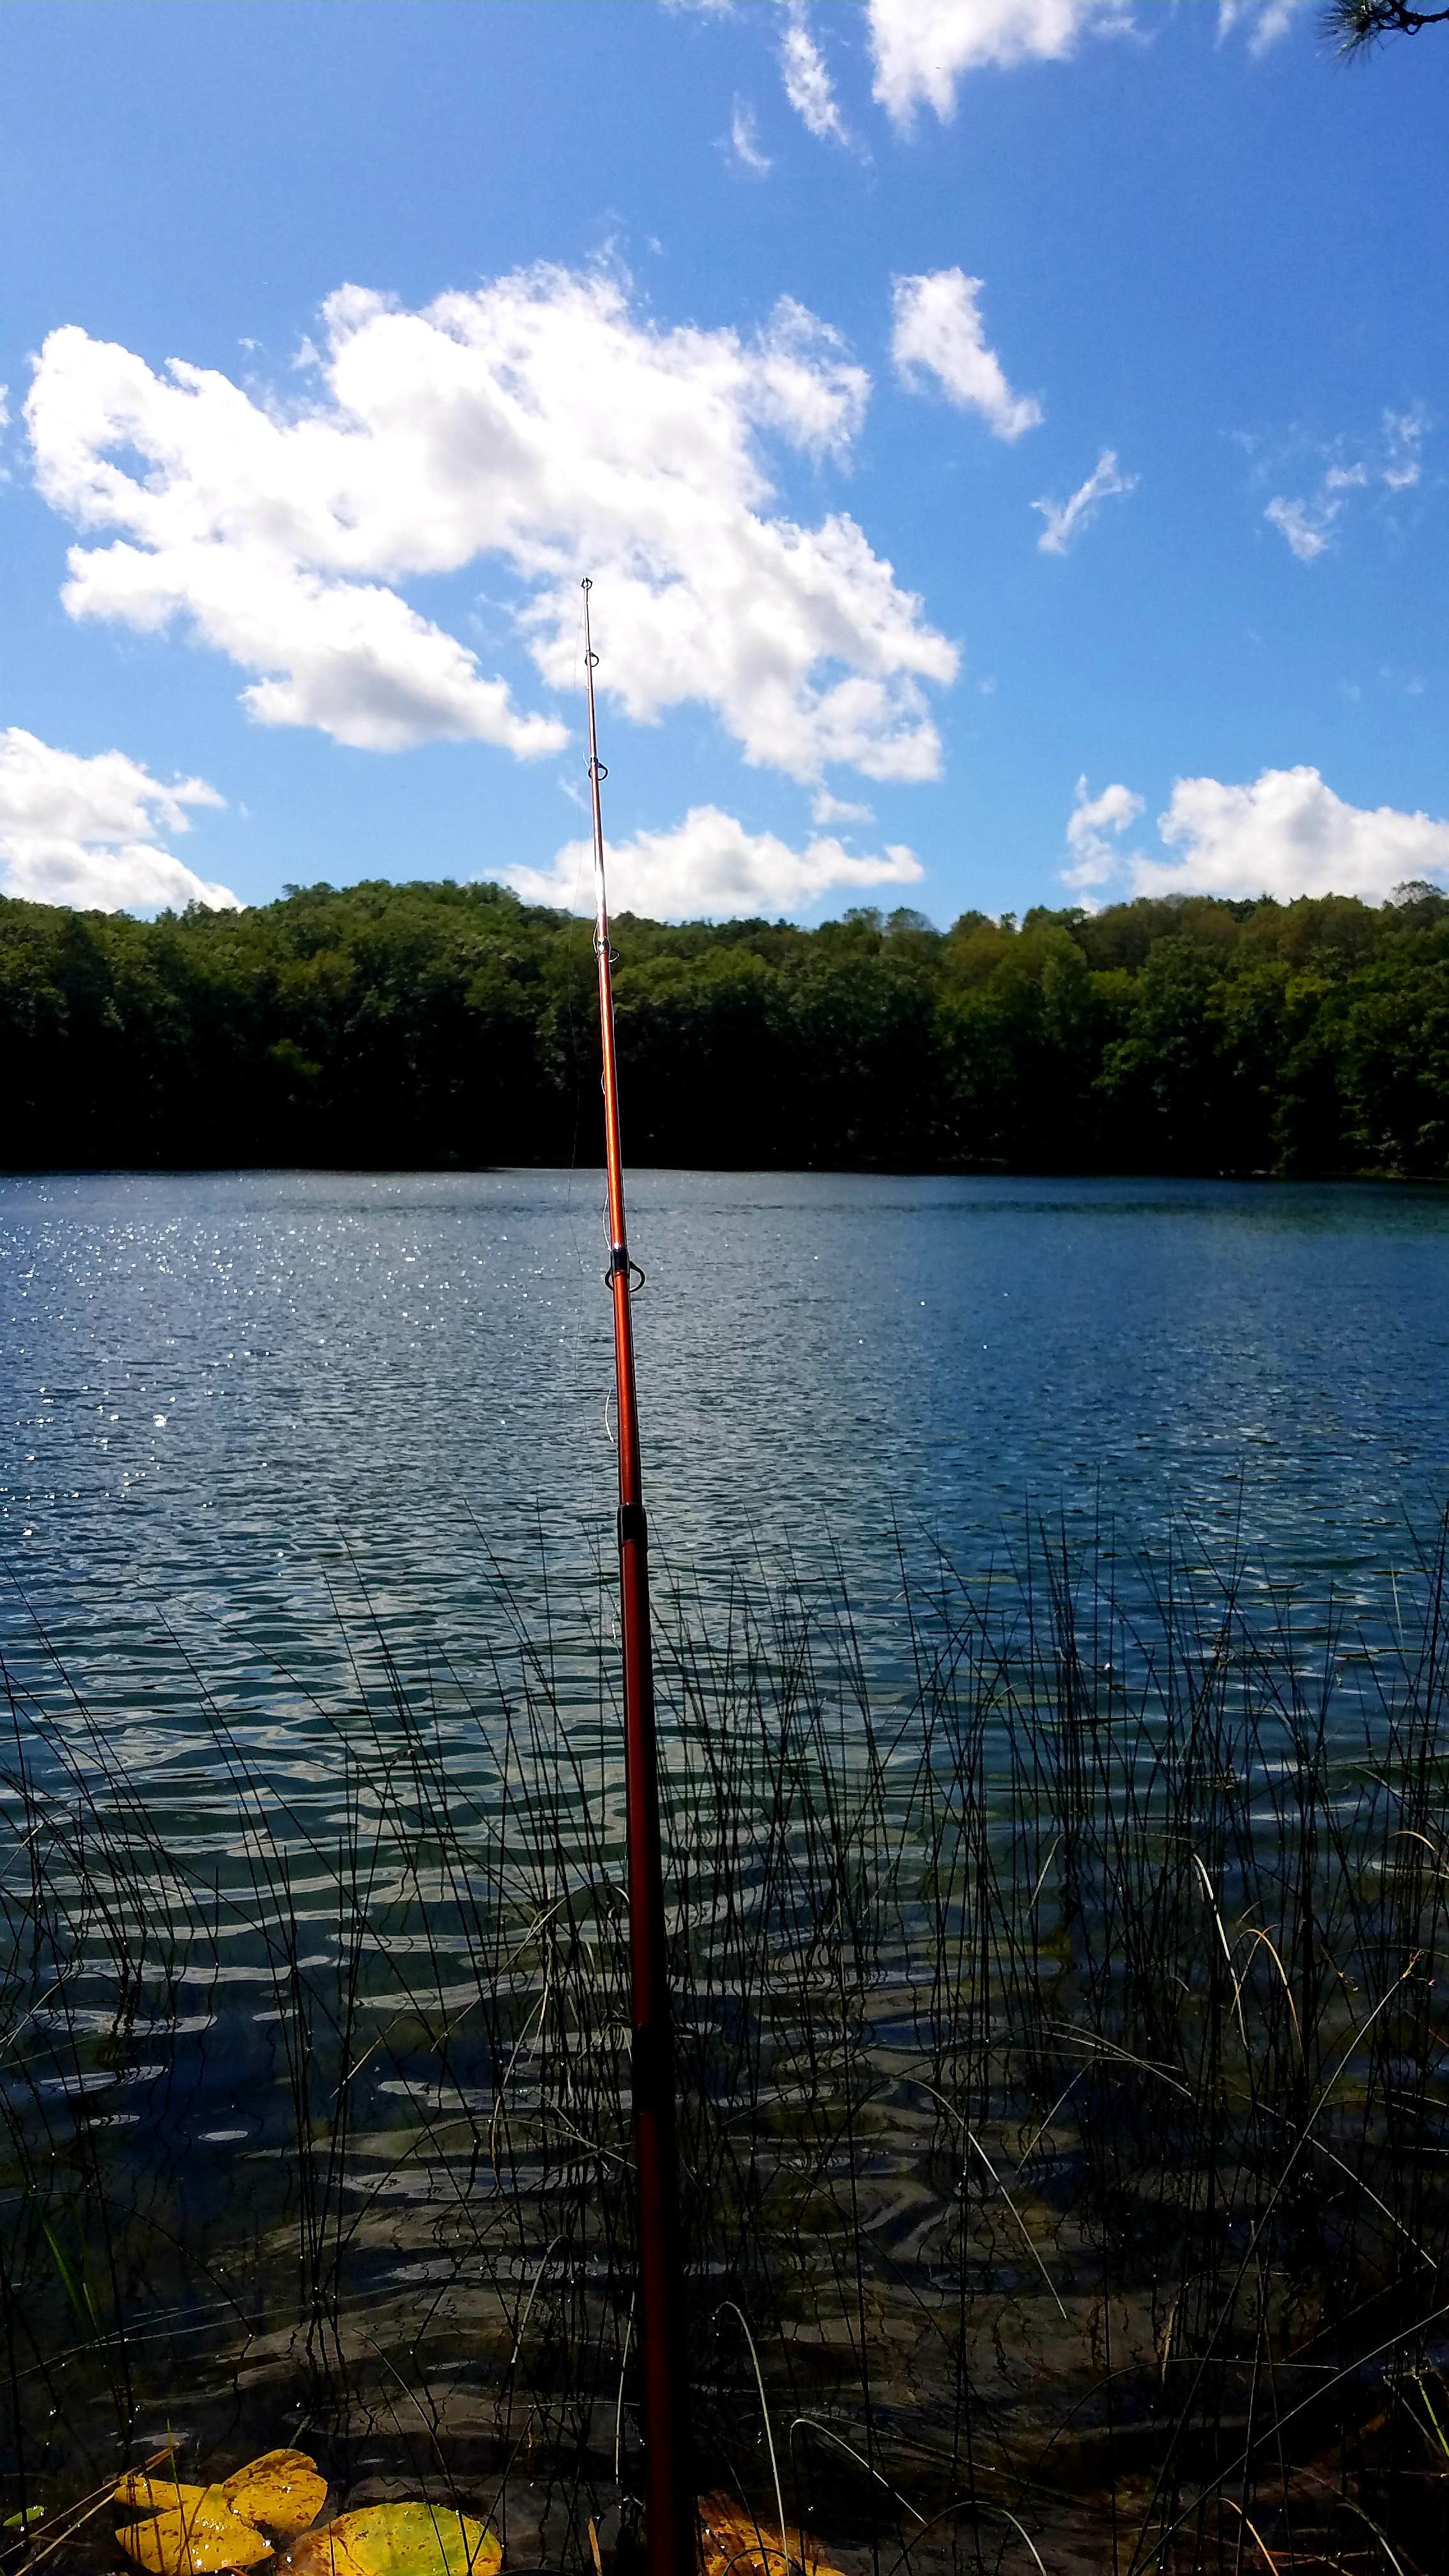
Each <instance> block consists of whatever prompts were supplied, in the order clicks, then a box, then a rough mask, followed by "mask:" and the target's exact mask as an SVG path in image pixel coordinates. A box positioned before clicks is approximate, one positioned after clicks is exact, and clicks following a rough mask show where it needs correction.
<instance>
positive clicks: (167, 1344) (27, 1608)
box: [0, 1172, 1449, 1758]
mask: <svg viewBox="0 0 1449 2576" xmlns="http://www.w3.org/2000/svg"><path fill="white" fill-rule="evenodd" d="M599 1202H600V1188H599V1182H598V1178H597V1176H596V1175H593V1174H588V1173H585V1174H582V1175H580V1174H574V1175H569V1174H566V1173H560V1172H500V1173H487V1174H482V1175H466V1176H439V1175H435V1174H421V1175H419V1174H397V1175H382V1176H363V1177H359V1176H356V1175H351V1174H334V1173H243V1174H220V1175H217V1174H201V1175H181V1176H163V1177H156V1176H150V1175H141V1176H138V1175H126V1174H121V1175H100V1176H81V1177H56V1178H50V1179H40V1180H28V1179H27V1180H10V1181H6V1182H4V1183H3V1184H0V1316H3V1319H4V1322H3V1334H0V1368H3V1405H0V1425H3V1456H0V1533H3V1547H4V1555H5V1561H6V1565H7V1568H8V1571H9V1574H10V1577H11V1591H10V1595H9V1598H8V1601H7V1605H6V1608H5V1611H4V1614H3V1625H4V1633H5V1635H6V1636H7V1637H8V1639H9V1641H10V1645H11V1649H12V1652H19V1653H20V1654H22V1656H23V1655H25V1654H27V1653H28V1652H29V1651H30V1648H31V1646H32V1645H33V1641H34V1630H33V1625H32V1613H34V1614H35V1615H36V1616H38V1617H39V1618H40V1619H41V1620H42V1621H43V1623H44V1626H45V1628H46V1630H47V1632H48V1633H49V1634H50V1636H51V1637H52V1638H53V1640H54V1642H55V1645H56V1647H57V1649H58V1650H59V1651H60V1652H61V1653H62V1655H63V1657H64V1659H65V1662H66V1665H67V1668H68V1669H69V1670H70V1671H71V1672H72V1674H73V1675H74V1676H75V1677H76V1678H77V1679H78V1680H79V1681H81V1682H82V1683H83V1685H84V1687H85V1689H86V1691H87V1694H88V1696H89V1697H90V1698H91V1699H92V1700H93V1701H94V1702H98V1703H99V1704H101V1705H110V1704H111V1703H115V1704H116V1705H117V1706H118V1707H119V1706H120V1705H121V1704H122V1703H124V1704H125V1705H126V1706H127V1707H129V1708H131V1709H133V1710H134V1707H135V1701H136V1693H137V1690H138V1688H140V1687H142V1686H144V1690H145V1694H146V1701H147V1708H148V1711H149V1713H150V1715H152V1716H155V1715H156V1714H157V1713H158V1712H159V1711H162V1710H164V1709H165V1707H166V1706H167V1705H168V1703H169V1701H170V1700H171V1699H172V1698H173V1697H174V1699H175V1702H176V1705H178V1706H179V1705H180V1704H181V1703H182V1702H183V1701H184V1700H185V1698H186V1695H187V1691H188V1689H189V1688H191V1685H190V1683H189V1680H188V1678H187V1677H186V1676H184V1675H183V1674H181V1673H180V1672H179V1671H177V1670H175V1669H173V1663H174V1659H173V1662H172V1663H168V1656H169V1655H170V1649H169V1648H166V1647H165V1646H164V1645H163V1644H162V1643H161V1642H159V1641H161V1640H162V1638H163V1632H164V1630H165V1629H169V1630H171V1631H173V1632H174V1634H175V1636H176V1638H177V1639H178V1640H179V1641H180V1643H181V1644H182V1645H183V1646H184V1648H185V1649H186V1651H187V1652H188V1653H189V1654H190V1655H191V1656H192V1657H194V1658H195V1660H196V1661H197V1663H198V1664H199V1665H200V1666H202V1667H203V1668H204V1670H205V1673H206V1677H207V1679H208V1681H209V1682H210V1683H211V1684H212V1685H213V1686H214V1687H215V1689H216V1690H217V1691H218V1693H219V1694H220V1695H221V1696H222V1698H223V1699H224V1700H226V1701H227V1702H228V1703H229V1704H242V1705H245V1704H247V1703H249V1702H252V1701H256V1700H257V1699H258V1698H260V1699H262V1700H264V1701H265V1702H266V1705H267V1707H268V1708H269V1709H273V1710H275V1709H277V1708H280V1707H282V1706H284V1705H285V1704H286V1703H287V1692H286V1689H285V1685H284V1684H283V1682H282V1681H281V1679H280V1677H279V1671H278V1668H280V1667H285V1668H286V1669H287V1670H288V1671H289V1672H291V1673H292V1674H293V1675H295V1676H299V1677H301V1678H302V1679H305V1680H307V1681H308V1682H309V1683H311V1684H314V1685H315V1684H318V1683H322V1682H326V1683H327V1684H328V1686H329V1687H330V1685H331V1682H332V1679H333V1678H334V1677H335V1675H336V1672H337V1670H338V1669H339V1666H338V1652H339V1650H338V1635H337V1615H336V1609H335V1604H334V1599H333V1597H332V1596H333V1593H334V1592H335V1591H336V1590H337V1589H338V1587H340V1588H341V1590H342V1592H343V1593H344V1594H346V1595H347V1597H348V1598H349V1600H351V1599H354V1598H356V1597H357V1593H358V1587H359V1586H360V1587H362V1588H363V1589H365V1592H366V1595H367V1598H368V1600H369V1601H370V1603H371V1605H372V1607H373V1609H374V1610H375V1611H376V1613H377V1616H378V1620H379V1622H380V1623H381V1625H382V1626H383V1628H384V1629H385V1630H386V1632H387V1635H388V1638H389V1641H390V1643H392V1644H393V1645H394V1646H395V1648H396V1649H397V1651H398V1652H399V1653H401V1654H403V1655H404V1656H405V1657H406V1656H409V1655H416V1656H422V1657H424V1658H430V1659H436V1658H438V1657H440V1656H443V1655H447V1656H450V1657H452V1658H454V1659H455V1660H456V1661H457V1662H458V1663H460V1664H461V1665H464V1666H466V1665H469V1664H470V1663H471V1662H472V1661H473V1660H474V1659H475V1658H476V1657H477V1656H478V1655H479V1654H480V1653H481V1652H483V1651H484V1650H485V1649H486V1647H487V1645H488V1643H489V1641H490V1639H491V1638H492V1637H493V1636H494V1635H495V1634H496V1629H497V1621H498V1585H499V1581H500V1577H501V1578H502V1579H503V1580H505V1581H506V1583H507V1584H508V1585H509V1586H510V1587H511V1589H512V1591H513V1594H514V1596H515V1600H516V1604H517V1606H518V1607H519V1610H520V1612H521V1614H522V1615H523V1616H524V1617H525V1619H528V1618H531V1617H533V1616H534V1615H535V1614H536V1612H537V1610H538V1607H539V1598H540V1596H539V1586H540V1583H541V1580H542V1573H541V1565H542V1558H543V1556H546V1557H547V1559H548V1561H549V1565H550V1569H551V1576H552V1583H553V1596H552V1615H553V1618H554V1620H555V1622H556V1623H558V1625H559V1627H560V1632H561V1634H562V1635H563V1636H564V1637H565V1638H567V1636H568V1635H569V1634H570V1632H571V1622H572V1620H573V1616H574V1609H575V1606H576V1596H578V1594H579V1592H580V1585H581V1583H583V1582H584V1580H585V1578H586V1576H587V1570H588V1568H589V1566H590V1564H591V1563H592V1562H593V1561H594V1560H595V1559H596V1556H597V1552H598V1551H599V1550H600V1549H604V1550H606V1551H607V1548H608V1545H609V1539H610V1525H611V1512H612V1492H611V1484H612V1473H613V1457H612V1450H611V1447H610V1426H609V1420H608V1394H609V1384H610V1369H611V1357H610V1346H609V1310H608V1301H607V1297H606V1295H605V1292H604V1289H603V1286H602V1280H601V1273H602V1267H603V1258H602V1249H601V1247H602V1241H603V1238H602V1230H601V1223H600V1215H599ZM632 1211H633V1236H634V1243H635V1248H636V1250H637V1253H638V1257H639V1259H640V1260H641V1261H642V1263H643V1264H644V1266H645V1268H646V1270H647V1272H648V1284H647V1287H646V1289H645V1290H644V1292H643V1294H642V1295H641V1297H640V1299H639V1302H638V1305H637V1309H636V1314H637V1323H638V1336H639V1361H640V1376H641V1387H642V1401H643V1408H644V1430H645V1448H646V1463H647V1472H648V1491H649V1501H650V1508H651V1519H652V1525H653V1530H654V1536H655V1543H656V1547H657V1548H658V1549H659V1550H660V1551H661V1552H662V1553H663V1554H665V1555H666V1556H667V1557H668V1559H669V1560H670V1562H671V1563H672V1564H673V1565H674V1566H675V1567H676V1568H677V1569H681V1570H684V1571H686V1572H687V1573H689V1574H690V1575H691V1576H692V1577H693V1576H696V1575H697V1576H699V1577H700V1578H701V1579H702V1580H703V1581H704V1583H705V1585H706V1588H707V1589H715V1588H718V1586H719V1585H720V1584H721V1583H722V1581H723V1580H724V1578H725V1575H726V1571H727V1569H728V1568H730V1567H731V1566H735V1567H744V1568H746V1569H751V1568H753V1569H757V1570H758V1569H761V1568H763V1569H764V1570H766V1571H767V1572H774V1571H777V1570H778V1569H779V1568H780V1567H781V1566H782V1565H784V1564H785V1563H787V1562H794V1563H796V1564H797V1565H805V1566H807V1567H808V1566H812V1565H819V1564H821V1563H823V1562H825V1561H826V1560H827V1559H828V1556H829V1552H830V1550H831V1549H832V1547H838V1549H839V1552H840V1555H841V1557H842V1559H843V1560H844V1562H845V1563H846V1565H847V1566H848V1568H849V1570H850V1573H851V1579H852V1583H853V1585H855V1586H856V1587H857V1588H858V1590H859V1592H860V1595H861V1598H862V1601H863V1603H865V1604H867V1605H869V1604H871V1603H877V1604H879V1605H881V1606H882V1607H884V1606H886V1605H888V1603H889V1600H890V1597H891V1595H892V1592H893V1590H894V1589H895V1588H896V1587H897V1584H898V1572H897V1567H896V1560H895V1546H894V1539H893V1528H894V1527H895V1526H897V1525H898V1526H899V1529H900V1531H901V1532H902V1534H903V1537H904V1540H905V1544H906V1549H907V1553H908V1555H914V1554H918V1553H924V1552H928V1551H929V1547H930V1546H931V1545H932V1544H935V1543H939V1544H940V1545H942V1546H944V1547H945V1548H946V1549H947V1550H948V1551H949V1552H950V1553H951V1555H952V1556H953V1558H954V1559H956V1560H957V1561H958V1562H960V1563H962V1564H963V1565H965V1566H966V1567H968V1568H970V1569H972V1570H976V1569H979V1568H980V1567H981V1566H982V1565H983V1564H985V1563H986V1562H987V1561H988V1560H989V1559H990V1558H991V1557H992V1555H993V1554H995V1555H996V1556H998V1557H1000V1556H1001V1554H1002V1552H1003V1550H1004V1549H1009V1546H1010V1544H1011V1539H1012V1534H1013V1533H1014V1532H1015V1533H1018V1534H1019V1532H1020V1529H1021V1526H1022V1520H1023V1516H1024V1514H1026V1513H1027V1512H1029V1511H1036V1512H1041V1513H1045V1514H1047V1515H1048V1516H1053V1515H1055V1514H1057V1513H1058V1512H1059V1511H1063V1510H1064V1511H1065V1513H1066V1515H1067V1519H1068V1524H1069V1526H1070V1527H1071V1528H1073V1529H1083V1528H1085V1527H1087V1526H1089V1525H1090V1523H1091V1522H1092V1520H1093V1518H1094V1516H1100V1517H1101V1518H1102V1519H1103V1520H1104V1521H1106V1522H1108V1523H1115V1526H1116V1528H1117V1530H1118V1532H1119V1535H1120V1536H1121V1537H1122V1538H1123V1539H1124V1541H1128V1542H1130V1543H1131V1544H1132V1545H1133V1546H1136V1545H1138V1544H1139V1543H1141V1542H1143V1541H1144V1540H1146V1541H1151V1540H1152V1539H1154V1538H1160V1536H1161V1534H1162V1532H1163V1531H1164V1529H1165V1527H1166V1524H1167V1522H1168V1520H1169V1518H1170V1517H1171V1516H1172V1515H1173V1514H1176V1515H1177V1516H1178V1518H1179V1519H1186V1520H1187V1521H1188V1522H1190V1524H1191V1526H1192V1529H1193V1531H1194V1533H1195V1542H1194V1543H1195V1544H1196V1545H1198V1546H1199V1548H1200V1551H1201V1553H1202V1554H1203V1555H1204V1557H1207V1556H1211V1555H1212V1554H1213V1553H1214V1552H1215V1551H1223V1550H1225V1549H1227V1548H1229V1547H1230V1545H1231V1540H1232V1533H1233V1530H1234V1528H1235V1526H1237V1525H1238V1524H1239V1516H1241V1527H1242V1529H1243V1531H1244V1533H1245V1534H1246V1537H1247V1539H1248V1542H1249V1544H1250V1547H1251V1549H1252V1551H1253V1552H1254V1554H1255V1556H1256V1557H1257V1558H1259V1559H1260V1560H1261V1561H1262V1562H1263V1563H1264V1564H1265V1565H1266V1566H1267V1567H1268V1568H1269V1569H1270V1570H1271V1572H1272V1574H1273V1575H1274V1576H1275V1577H1277V1578H1279V1579H1281V1580H1285V1581H1286V1580H1293V1581H1295V1582H1297V1583H1298V1584H1300V1585H1302V1586H1304V1587H1305V1589H1306V1590H1307V1591H1309V1592H1316V1591H1321V1590H1322V1588H1323V1587H1324V1586H1325V1585H1326V1584H1327V1583H1328V1582H1329V1580H1330V1579H1331V1580H1332V1581H1333V1582H1335V1583H1336V1584H1337V1585H1338V1586H1340V1587H1341V1588H1343V1589H1346V1591H1347V1593H1348V1595H1349V1596H1350V1597H1352V1596H1354V1595H1355V1594H1357V1593H1359V1592H1363V1591H1371V1590H1372V1589H1373V1588H1374V1587H1375V1586H1376V1585H1377V1586H1380V1587H1381V1586H1382V1584H1383V1582H1384V1580H1385V1579H1386V1576H1387V1574H1388V1573H1389V1572H1390V1571H1391V1570H1393V1569H1395V1568H1402V1567H1403V1566H1404V1565H1405V1564H1406V1563H1407V1562H1408V1561H1409V1559H1410V1556H1411V1537H1410V1530H1411V1528H1412V1527H1417V1528H1418V1529H1420V1530H1422V1529H1423V1528H1424V1527H1425V1526H1426V1525H1427V1524H1428V1523H1429V1522H1430V1521H1432V1517H1433V1514H1434V1512H1435V1511H1436V1509H1437V1508H1438V1506H1439V1505H1440V1503H1441V1502H1442V1500H1443V1498H1444V1496H1445V1494H1446V1493H1449V1379H1446V1370H1445V1357H1446V1347H1445V1346H1446V1337H1449V1298H1446V1288H1449V1197H1445V1196H1443V1195H1441V1194H1438V1193H1434V1192H1429V1191H1414V1190H1400V1189H1392V1188H1383V1187H1373V1186H1364V1187H1336V1188H1301V1187H1287V1186H1273V1185H1257V1186H1252V1185H1249V1186H1240V1185H1235V1184H1228V1183H1223V1184H1213V1183H1201V1182H1152V1181H1148V1182H1143V1181H1084V1182H1079V1181H1072V1182H1058V1181H1025V1180H1010V1181H974V1180H910V1179H894V1178H875V1177H859V1176H848V1177H842V1176H835V1175H825V1174H804V1175H795V1176H785V1177H781V1176H777V1175H768V1176H763V1177H761V1176H755V1175H749V1174H745V1175H738V1174H718V1173H675V1172H641V1173H640V1174H638V1175H637V1176H636V1178H635V1180H634V1182H633V1195H632ZM172 1749H173V1750H174V1747H173V1748H172ZM145 1753H146V1748H145V1747H144V1746H142V1745H140V1744H139V1743H138V1747H137V1755H138V1758H145Z"/></svg>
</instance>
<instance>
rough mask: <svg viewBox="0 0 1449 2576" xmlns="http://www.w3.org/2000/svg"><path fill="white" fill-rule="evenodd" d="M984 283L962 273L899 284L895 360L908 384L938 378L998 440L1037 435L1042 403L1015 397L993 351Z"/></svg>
mask: <svg viewBox="0 0 1449 2576" xmlns="http://www.w3.org/2000/svg"><path fill="white" fill-rule="evenodd" d="M981 288H982V280H981V279H980V278H979V277H967V276H966V275H965V274H964V272H963V271H962V270H961V269H959V268H939V269H937V270H936V271H935V272H934V273H933V274H932V275H930V276H926V277H898V278H897V279H896V280H895V287H894V296H895V329H894V332H893V334H892V337H891V356H892V357H893V359H894V360H895V363H896V369H897V372H898V374H899V375H900V376H901V378H902V380H903V382H904V383H906V384H908V385H910V386H912V387H914V388H917V389H919V386H920V381H921V376H922V374H923V373H924V374H926V375H929V376H932V377H934V379H935V381H936V383H937V385H938V386H939V387H940V390H941V392H942V393H943V394H944V395H945V397H946V399H947V401H948V402H951V403H954V404H955V405H956V407H957V409H958V411H978V412H980V414H981V417H982V419H983V420H984V421H985V422H986V424H987V427H988V428H989V429H991V430H992V431H994V433H995V435H996V436H997V437H998V438H1008V439H1009V438H1020V436H1021V434H1022V431H1023V430H1026V429H1035V428H1036V426H1037V423H1038V422H1039V421H1040V419H1041V416H1042V411H1041V405H1040V403H1039V402H1037V401H1036V400H1035V399H1034V398H1033V396H1032V395H1030V394H1014V393H1013V392H1012V390H1011V387H1010V385H1009V384H1008V383H1007V381H1006V377H1005V375H1004V374H1003V372H1002V366H1001V360H1000V359H999V358H998V356H997V354H996V352H995V350H994V349H988V347H987V345H986V332H985V327H984V325H983V323H982V319H981V307H980V302H979V298H980V295H981Z"/></svg>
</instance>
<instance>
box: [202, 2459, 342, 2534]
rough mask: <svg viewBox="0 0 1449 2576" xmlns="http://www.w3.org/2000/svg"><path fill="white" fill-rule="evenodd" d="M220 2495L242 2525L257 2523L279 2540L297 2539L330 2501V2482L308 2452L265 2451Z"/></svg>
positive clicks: (226, 2480)
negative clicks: (310, 2458)
mask: <svg viewBox="0 0 1449 2576" xmlns="http://www.w3.org/2000/svg"><path fill="white" fill-rule="evenodd" d="M219 2492H220V2493H221V2494H222V2495H223V2496H225V2498H226V2501H227V2503H228V2504H229V2505H230V2507H231V2509H232V2512H233V2513H239V2514H240V2515H241V2518H242V2520H243V2522H257V2523H261V2524H263V2525H264V2526H265V2528H266V2529H267V2530H268V2531H271V2532H275V2534H276V2536H277V2538H278V2539H279V2540H295V2539H296V2537H297V2534H298V2532H299V2531H305V2530H306V2529H307V2527H308V2525H309V2524H310V2523H314V2522H315V2521H316V2519H317V2516H318V2514H319V2513H320V2512H321V2510H322V2507H323V2506H324V2504H325V2503H326V2501H327V2481H326V2479H325V2478H324V2477H323V2475H322V2472H321V2470H320V2469H319V2468H318V2466H317V2463H316V2461H315V2460H309V2459H308V2457H307V2454H306V2452H305V2451H264V2452H263V2453H262V2456H261V2458H260V2459H259V2460H252V2461H251V2462H250V2463H249V2464H248V2466H247V2467H246V2468H244V2469H238V2470H237V2471H236V2472H235V2474H234V2476H232V2477H229V2478H224V2479H223V2480H222V2483H221V2487H220V2490H219Z"/></svg>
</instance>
